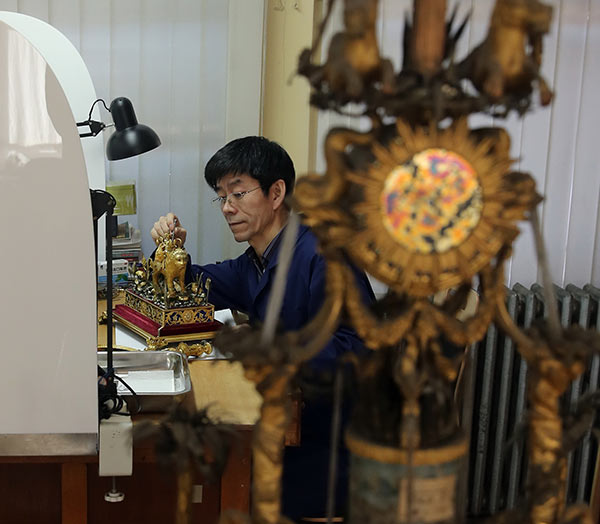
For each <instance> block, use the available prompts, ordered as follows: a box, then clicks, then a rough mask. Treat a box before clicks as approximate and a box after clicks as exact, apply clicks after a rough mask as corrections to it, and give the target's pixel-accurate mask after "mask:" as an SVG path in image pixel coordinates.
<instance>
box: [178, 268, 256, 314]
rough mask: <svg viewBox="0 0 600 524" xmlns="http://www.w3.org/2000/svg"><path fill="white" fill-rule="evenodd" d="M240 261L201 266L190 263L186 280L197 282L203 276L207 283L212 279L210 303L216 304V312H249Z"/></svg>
mask: <svg viewBox="0 0 600 524" xmlns="http://www.w3.org/2000/svg"><path fill="white" fill-rule="evenodd" d="M239 265H240V262H239V260H238V259H234V260H225V261H224V262H221V263H219V264H206V265H204V266H200V265H197V264H192V263H191V262H190V263H188V266H187V269H186V274H185V279H186V282H191V281H193V280H196V279H197V278H198V277H199V276H200V275H201V274H202V279H203V280H204V281H206V279H207V278H210V279H211V287H210V293H209V296H208V301H209V302H210V303H211V304H214V306H215V310H217V311H218V310H220V309H237V310H238V311H243V312H247V311H248V307H249V304H248V300H249V299H248V296H247V295H248V293H247V292H246V291H245V290H246V288H247V286H245V285H244V282H243V281H242V278H243V275H244V273H243V272H242V271H241V269H240V267H239Z"/></svg>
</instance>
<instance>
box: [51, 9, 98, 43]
mask: <svg viewBox="0 0 600 524" xmlns="http://www.w3.org/2000/svg"><path fill="white" fill-rule="evenodd" d="M99 3H101V2H99ZM81 4H82V2H81V0H59V1H57V0H50V1H49V2H48V23H49V24H50V25H52V26H54V27H56V29H58V30H59V31H60V32H61V33H62V34H64V35H65V36H66V37H67V38H68V39H69V40H70V41H71V43H72V44H73V45H74V46H75V47H76V48H77V49H80V48H81V46H80V43H81V33H80V29H81V24H80V15H81V13H80V9H81Z"/></svg>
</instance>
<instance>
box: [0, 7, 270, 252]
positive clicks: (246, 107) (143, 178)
mask: <svg viewBox="0 0 600 524" xmlns="http://www.w3.org/2000/svg"><path fill="white" fill-rule="evenodd" d="M263 4H264V0H127V1H123V0H0V10H6V11H17V12H21V13H25V14H28V15H31V16H35V17H37V18H40V19H42V20H44V21H47V22H49V23H50V24H51V25H53V26H55V27H56V28H57V29H59V30H60V31H61V32H63V33H64V34H65V35H66V36H67V37H68V38H69V40H70V41H71V42H72V43H73V44H74V45H75V47H76V48H77V49H78V50H79V52H80V53H81V55H82V57H83V59H84V61H85V63H86V65H87V67H88V69H89V71H90V74H91V77H92V80H93V82H94V85H95V88H96V92H97V94H98V96H99V97H101V98H103V99H105V100H106V102H107V104H110V101H111V100H112V99H113V98H115V97H117V96H126V97H128V98H130V99H131V100H132V102H133V104H134V107H135V110H136V113H137V116H138V120H139V121H140V122H141V123H145V124H147V125H149V126H151V127H152V128H154V129H155V130H156V132H157V133H158V134H159V136H160V138H161V140H162V146H161V147H160V148H158V149H156V150H154V151H152V152H150V153H147V154H145V155H142V156H140V157H136V158H130V159H125V160H120V161H117V162H107V163H106V168H107V178H108V181H127V180H134V181H135V182H136V184H137V190H138V213H137V216H135V217H127V218H128V219H129V220H130V222H132V223H134V224H135V225H137V226H138V227H139V228H140V229H141V230H142V233H143V249H144V251H145V252H146V253H149V252H151V250H152V248H153V246H152V241H151V239H150V235H149V230H150V228H151V227H152V224H153V223H154V221H155V219H156V218H158V217H159V216H160V215H161V214H165V213H166V212H167V211H169V210H173V211H175V212H176V213H177V214H178V215H179V216H180V218H181V220H182V223H183V224H184V225H185V226H186V227H187V228H188V230H189V231H190V234H188V241H187V244H186V247H187V248H188V250H189V251H190V253H191V254H192V257H193V259H194V260H195V261H200V262H213V261H215V260H222V259H223V258H225V257H228V256H233V255H236V254H237V253H239V252H240V251H241V250H242V249H243V246H240V245H237V244H235V242H234V241H233V239H232V237H231V233H230V232H229V230H228V229H227V228H226V225H225V224H224V221H223V220H222V218H221V217H220V213H219V211H218V210H216V209H213V208H212V207H211V206H210V198H211V190H210V189H209V188H208V187H207V186H206V185H205V183H204V179H203V172H204V165H205V164H206V161H207V160H208V159H209V158H210V156H211V155H212V154H213V153H214V152H215V150H216V149H218V148H219V147H221V146H222V145H224V144H225V142H226V140H227V139H232V138H236V137H237V136H239V134H244V135H247V134H258V132H259V127H260V95H261V89H260V87H261V75H262V34H263ZM242 21H245V22H246V23H241V22H242ZM240 64H243V67H240ZM92 102H93V100H90V106H91V104H92ZM233 104H235V105H233ZM229 108H231V109H229ZM101 114H102V116H103V120H104V121H105V122H108V121H109V119H110V116H109V115H108V114H107V113H106V112H105V111H104V110H103V109H102V110H101ZM75 117H76V119H77V118H78V119H79V120H85V119H86V118H87V112H86V114H81V115H75ZM109 135H110V131H105V132H104V137H103V138H104V140H105V141H106V139H107V138H108V136H109ZM87 140H100V137H97V138H95V139H93V138H88V139H87Z"/></svg>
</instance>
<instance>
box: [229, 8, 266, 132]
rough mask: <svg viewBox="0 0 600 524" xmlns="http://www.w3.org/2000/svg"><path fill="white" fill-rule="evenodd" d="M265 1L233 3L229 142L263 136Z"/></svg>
mask: <svg viewBox="0 0 600 524" xmlns="http://www.w3.org/2000/svg"><path fill="white" fill-rule="evenodd" d="M264 15H265V0H229V12H228V44H227V50H228V56H227V124H226V140H227V141H230V140H233V139H234V138H238V137H241V136H248V135H256V134H259V132H260V129H259V123H260V119H261V97H262V81H263V75H262V73H263V63H262V62H263V46H264Z"/></svg>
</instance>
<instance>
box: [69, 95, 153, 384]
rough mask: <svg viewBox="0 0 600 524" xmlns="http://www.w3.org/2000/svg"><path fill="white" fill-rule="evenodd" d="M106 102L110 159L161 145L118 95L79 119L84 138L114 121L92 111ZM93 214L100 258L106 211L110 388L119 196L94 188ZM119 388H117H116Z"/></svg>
mask: <svg viewBox="0 0 600 524" xmlns="http://www.w3.org/2000/svg"><path fill="white" fill-rule="evenodd" d="M98 102H102V105H104V107H105V108H106V110H107V111H108V112H110V114H111V115H112V119H113V122H114V126H115V129H116V131H115V132H114V133H113V134H112V135H111V136H110V138H109V139H108V143H107V145H106V158H108V159H109V160H121V159H123V158H129V157H132V156H137V155H141V154H142V153H146V152H147V151H151V150H152V149H155V148H157V147H158V146H159V145H160V138H158V135H157V134H156V133H155V132H154V131H153V130H152V129H151V128H149V127H148V126H145V125H143V124H139V123H138V121H137V118H136V116H135V111H134V110H133V104H132V103H131V101H130V100H129V99H127V98H124V97H119V98H115V99H114V100H113V101H112V102H111V104H110V108H108V107H106V103H105V102H104V100H102V99H101V98H99V99H98V100H96V101H95V102H94V103H93V104H92V107H91V108H90V113H89V115H88V119H87V120H85V121H83V122H77V127H82V126H88V127H89V128H90V131H89V132H87V133H82V134H80V135H79V136H80V137H81V138H84V137H90V136H96V135H98V134H99V133H100V132H101V131H102V130H103V129H105V128H106V127H111V126H112V125H113V124H108V125H107V124H105V123H104V122H99V121H97V120H92V111H93V110H94V106H95V105H96V104H97V103H98ZM90 196H91V199H92V215H93V219H94V220H93V222H94V243H95V251H96V259H97V258H98V220H99V219H100V217H102V216H103V215H104V214H105V213H106V312H107V325H106V367H107V370H106V379H107V383H108V385H109V387H110V388H114V387H115V386H114V369H113V336H112V326H113V316H112V292H113V279H112V236H113V235H112V222H113V220H112V217H113V210H114V208H115V205H116V201H115V198H114V197H113V196H112V195H111V194H110V193H108V192H106V191H103V190H98V189H91V190H90ZM115 391H116V390H115Z"/></svg>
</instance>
